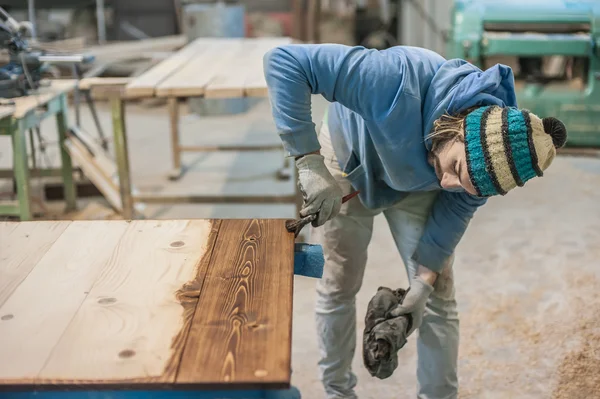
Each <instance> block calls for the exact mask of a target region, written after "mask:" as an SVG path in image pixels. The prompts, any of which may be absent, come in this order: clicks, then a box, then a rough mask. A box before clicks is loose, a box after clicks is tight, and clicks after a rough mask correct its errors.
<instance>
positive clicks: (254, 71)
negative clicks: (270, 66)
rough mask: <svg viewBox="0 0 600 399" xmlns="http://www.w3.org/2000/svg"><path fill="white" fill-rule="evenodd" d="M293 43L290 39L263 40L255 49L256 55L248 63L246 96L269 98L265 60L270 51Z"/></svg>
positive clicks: (245, 82)
mask: <svg viewBox="0 0 600 399" xmlns="http://www.w3.org/2000/svg"><path fill="white" fill-rule="evenodd" d="M290 43H292V40H291V39H290V38H285V37H284V38H272V39H262V40H261V41H260V42H259V43H258V45H257V46H256V47H255V48H254V50H253V52H254V54H253V55H252V57H250V60H249V62H248V71H247V73H246V80H245V81H244V95H245V96H247V97H267V95H268V88H267V81H266V79H265V72H264V68H263V58H264V56H265V54H267V53H268V52H269V51H270V50H272V49H274V48H275V47H278V46H283V45H286V44H290Z"/></svg>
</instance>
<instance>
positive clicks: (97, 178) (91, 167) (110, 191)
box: [64, 138, 123, 212]
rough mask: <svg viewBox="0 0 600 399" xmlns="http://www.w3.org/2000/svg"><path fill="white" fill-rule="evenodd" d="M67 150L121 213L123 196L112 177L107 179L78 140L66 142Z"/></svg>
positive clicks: (71, 139)
mask: <svg viewBox="0 0 600 399" xmlns="http://www.w3.org/2000/svg"><path fill="white" fill-rule="evenodd" d="M64 145H65V148H66V149H67V151H68V152H69V155H70V156H71V158H73V160H74V161H75V163H76V164H77V165H78V166H79V167H80V168H81V169H82V170H83V173H85V175H86V177H87V178H88V179H90V181H91V182H92V183H94V186H96V188H97V189H98V190H100V192H101V193H102V195H103V196H104V198H105V199H106V200H107V201H108V203H109V204H110V205H111V206H112V207H113V208H114V209H115V210H116V211H119V212H121V211H122V210H123V204H122V202H121V194H120V193H119V188H118V187H117V185H116V184H115V183H114V182H113V181H112V179H111V178H110V177H107V176H106V175H105V174H104V173H103V172H102V170H101V169H100V168H99V167H98V165H96V163H95V162H94V159H93V158H92V156H91V155H90V154H89V152H87V150H86V149H85V147H83V146H82V145H81V143H79V142H78V141H77V140H76V139H73V138H69V139H67V140H65V144H64Z"/></svg>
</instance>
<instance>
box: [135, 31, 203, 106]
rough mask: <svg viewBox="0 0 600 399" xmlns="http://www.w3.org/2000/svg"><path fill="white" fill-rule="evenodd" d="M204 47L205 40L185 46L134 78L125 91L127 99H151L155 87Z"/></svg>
mask: <svg viewBox="0 0 600 399" xmlns="http://www.w3.org/2000/svg"><path fill="white" fill-rule="evenodd" d="M205 45H206V40H205V39H198V40H195V41H194V42H192V43H190V44H188V45H187V46H185V47H184V48H183V49H182V50H180V51H178V52H177V53H175V54H173V55H172V56H171V57H169V58H167V59H166V60H164V61H162V62H160V63H159V64H157V65H156V66H154V67H152V68H150V70H148V71H147V72H145V73H143V74H142V75H140V76H139V77H137V78H135V79H134V80H133V81H132V82H131V83H129V84H128V85H127V87H126V89H125V94H126V95H127V97H128V98H139V97H152V96H154V94H155V90H156V88H157V86H159V85H160V84H161V83H162V82H164V81H165V80H167V79H168V78H169V77H170V76H171V75H172V74H174V73H175V72H177V71H178V70H180V69H181V68H183V67H184V66H185V65H186V64H187V63H188V62H189V61H190V60H191V59H192V57H194V56H195V55H197V53H199V52H201V51H202V49H203V48H204V46H205Z"/></svg>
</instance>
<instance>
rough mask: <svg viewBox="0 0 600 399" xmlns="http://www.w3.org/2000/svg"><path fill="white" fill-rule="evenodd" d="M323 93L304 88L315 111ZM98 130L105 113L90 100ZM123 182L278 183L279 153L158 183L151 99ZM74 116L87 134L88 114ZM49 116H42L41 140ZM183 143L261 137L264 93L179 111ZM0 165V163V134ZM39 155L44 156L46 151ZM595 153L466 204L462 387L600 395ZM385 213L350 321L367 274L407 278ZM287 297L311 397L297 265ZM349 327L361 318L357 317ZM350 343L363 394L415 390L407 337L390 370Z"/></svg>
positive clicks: (296, 353) (208, 189)
mask: <svg viewBox="0 0 600 399" xmlns="http://www.w3.org/2000/svg"><path fill="white" fill-rule="evenodd" d="M324 105H325V102H324V101H323V100H321V99H317V102H316V104H315V106H314V120H316V121H318V120H320V115H322V112H323V109H324ZM100 111H101V118H102V122H103V124H104V126H105V130H106V131H109V129H110V118H109V114H108V112H107V110H106V108H104V107H102V106H101V110H100ZM127 115H128V129H129V137H130V144H129V145H130V153H131V166H132V170H133V181H134V183H135V185H136V186H137V188H138V189H139V190H142V191H148V192H156V193H159V192H160V193H213V194H218V193H234V192H235V193H257V194H258V193H261V194H262V193H289V192H292V190H293V183H292V182H278V181H277V180H276V179H275V172H276V171H277V168H278V167H279V166H280V165H281V162H282V158H281V154H280V153H277V152H276V151H274V152H272V153H255V154H252V153H245V154H239V153H237V154H236V153H231V154H227V153H211V154H187V155H185V156H184V158H183V160H184V163H185V164H186V165H189V166H190V171H189V172H188V173H187V174H186V175H185V176H184V177H183V178H182V179H181V180H180V181H178V182H170V181H168V180H167V179H166V175H167V173H168V171H169V170H170V153H169V135H168V127H169V125H168V119H167V112H166V109H165V108H164V107H163V108H161V107H159V108H152V109H147V108H146V109H145V108H142V107H139V106H130V107H129V108H128V114H127ZM83 117H84V127H85V128H86V129H87V130H88V131H91V132H93V125H92V124H91V122H90V121H91V119H90V117H89V115H88V114H87V112H85V113H84V115H83ZM54 128H55V126H54V123H53V122H47V123H45V124H44V126H43V132H44V133H45V135H46V137H47V138H48V139H49V140H50V141H53V140H54V137H55V133H54ZM182 136H183V140H184V142H185V143H188V144H194V143H205V144H209V143H240V142H252V143H257V144H258V143H274V142H277V141H278V137H277V136H276V134H275V133H274V126H273V123H272V121H271V117H270V111H269V105H268V103H267V102H266V101H265V102H262V103H261V104H259V105H258V106H256V107H255V108H254V109H253V110H252V111H250V112H249V113H247V114H245V115H237V116H228V117H212V118H200V117H197V116H195V115H186V116H184V117H183V121H182ZM1 139H2V140H3V141H1V142H0V167H6V166H7V165H10V151H9V148H10V147H9V146H8V142H7V141H6V140H5V138H1ZM52 155H53V154H52V153H51V154H50V156H51V157H52ZM599 204H600V160H597V159H584V158H564V157H561V158H559V159H557V160H556V161H555V162H554V164H553V165H552V167H551V168H550V170H549V171H548V172H547V173H546V176H545V177H544V178H542V179H536V181H532V182H529V183H528V184H527V187H526V188H524V189H517V190H515V191H514V192H511V193H510V194H509V195H507V196H506V197H505V198H494V199H491V200H490V201H489V203H488V204H487V205H486V206H485V207H483V208H482V209H481V210H480V211H478V213H477V215H476V216H475V218H474V220H473V222H472V223H471V226H470V228H469V229H468V231H467V233H466V235H465V237H464V239H463V241H462V243H461V244H460V246H459V248H458V250H457V259H456V266H455V274H456V285H457V297H458V302H459V307H460V311H461V347H460V381H461V395H460V396H461V398H484V399H486V398H490V399H495V398H550V397H553V398H556V399H564V398H569V399H575V398H600V393H599V392H600V205H599ZM148 212H149V214H150V216H151V217H155V218H204V217H217V218H219V217H221V218H236V217H263V218H266V217H274V218H289V217H293V216H294V212H295V210H294V206H293V205H291V204H290V205H285V204H284V205H248V206H246V205H241V206H240V205H212V206H209V205H203V206H200V205H177V206H158V205H154V206H152V207H149V208H148ZM403 270H404V268H403V265H402V262H401V260H400V257H399V256H398V254H397V252H396V250H395V246H394V243H393V241H392V239H391V235H390V234H389V232H388V228H387V226H386V222H385V219H383V218H381V217H379V218H377V219H376V222H375V231H374V236H373V240H372V244H371V247H370V248H369V263H368V267H367V272H366V276H365V280H364V285H363V289H362V291H361V292H360V294H359V296H358V300H357V303H358V314H359V319H362V317H363V315H364V312H365V309H366V305H367V302H368V300H369V299H370V298H371V296H372V295H373V294H374V292H375V290H376V289H377V287H378V286H380V285H392V286H393V288H396V287H399V286H402V287H406V285H407V280H406V276H405V273H404V271H403ZM295 284H296V285H295V295H294V327H293V336H294V341H293V380H294V381H293V382H294V384H295V385H296V386H298V388H300V390H301V391H302V392H303V397H305V398H308V399H321V398H323V394H322V389H321V386H320V383H319V381H318V378H317V370H316V363H317V359H318V351H317V346H316V339H315V333H314V331H315V326H314V319H313V306H314V301H315V290H314V287H315V280H312V279H308V278H303V277H297V278H296V280H295ZM359 331H362V320H359ZM359 353H360V348H359V351H358V353H357V356H356V359H355V364H354V368H355V370H356V372H357V374H358V376H359V385H358V389H357V391H358V394H359V397H360V398H362V399H375V398H376V399H387V398H399V399H403V398H414V397H415V389H416V380H415V364H416V350H415V337H414V336H413V337H411V339H410V340H409V343H408V344H407V346H406V347H405V348H403V349H402V352H401V354H400V358H401V362H400V366H399V368H398V369H397V370H396V372H395V373H394V375H393V376H392V377H391V378H389V379H387V380H385V381H379V380H376V379H373V378H371V377H370V376H369V375H368V373H367V372H366V370H365V369H364V367H363V366H362V364H361V357H360V356H359V355H358V354H359Z"/></svg>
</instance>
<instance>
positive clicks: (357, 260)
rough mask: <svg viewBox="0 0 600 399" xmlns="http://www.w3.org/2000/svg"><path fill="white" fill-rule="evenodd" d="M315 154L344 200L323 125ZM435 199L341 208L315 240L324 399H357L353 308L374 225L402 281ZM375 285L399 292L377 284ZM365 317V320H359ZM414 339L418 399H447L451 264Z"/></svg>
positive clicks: (453, 338) (453, 357)
mask: <svg viewBox="0 0 600 399" xmlns="http://www.w3.org/2000/svg"><path fill="white" fill-rule="evenodd" d="M319 141H320V143H321V147H322V148H321V154H322V155H323V156H324V157H325V164H326V165H327V168H328V169H329V171H330V172H331V174H332V175H333V176H334V177H335V178H336V180H337V181H338V183H339V185H340V187H342V190H343V191H344V195H345V194H348V193H350V192H351V191H352V187H351V185H350V183H349V182H348V181H347V180H346V179H345V178H344V175H343V173H342V171H341V169H340V167H339V164H338V161H337V159H336V157H335V155H334V152H333V149H332V146H331V138H330V135H329V130H328V127H327V123H323V124H322V126H321V129H320V133H319ZM436 196H437V192H415V193H412V194H410V195H409V196H408V197H407V198H405V199H403V200H402V201H400V202H399V203H398V204H396V205H394V206H393V207H391V208H387V209H379V210H369V209H367V208H365V207H364V206H363V205H362V204H361V202H360V201H359V200H357V199H354V200H351V201H348V202H347V203H346V204H344V205H342V209H341V211H340V213H339V215H338V216H336V217H335V218H334V219H332V220H330V221H329V222H327V223H326V224H325V225H324V226H322V227H321V228H320V229H322V230H321V231H320V232H319V234H318V237H320V238H319V240H320V241H321V242H320V244H321V245H322V246H323V251H324V255H325V270H324V273H323V278H322V279H321V280H319V282H318V284H317V293H318V299H317V306H316V321H317V329H318V340H319V349H320V361H319V371H320V377H321V381H322V382H323V385H324V387H325V391H326V392H327V397H328V398H329V399H334V398H335V399H342V398H343V399H346V398H356V397H357V396H356V394H355V393H354V387H355V386H356V382H357V381H356V376H355V375H354V373H353V372H352V369H351V364H352V358H353V357H354V353H355V349H356V304H355V297H356V294H357V293H358V291H359V290H360V287H361V284H362V280H363V276H364V271H365V266H366V263H367V247H368V245H369V242H370V240H371V235H372V232H373V219H374V217H375V216H376V215H377V214H379V213H383V214H384V215H385V217H386V219H387V222H388V224H389V227H390V230H391V232H392V235H393V237H394V241H395V242H396V246H397V248H398V251H399V252H400V255H401V257H402V260H403V262H404V265H405V267H406V271H407V273H408V277H409V280H410V279H411V278H412V277H413V276H414V274H415V272H416V270H417V267H418V265H417V264H416V263H415V262H414V261H413V260H412V259H411V256H412V254H413V252H414V250H415V248H416V246H417V244H418V242H419V240H420V238H421V235H422V234H423V230H424V226H425V223H426V221H427V218H428V216H429V213H430V211H431V207H432V205H433V203H434V201H435V199H436ZM381 285H387V286H390V288H393V289H395V288H398V287H396V286H394V283H393V282H390V281H387V280H386V279H385V276H382V279H381ZM361 316H364V315H361ZM418 334H419V335H418V338H417V354H418V365H417V381H418V393H417V397H418V398H421V399H452V398H456V397H457V394H458V380H457V370H456V369H457V357H458V339H459V337H458V314H457V311H456V301H455V299H454V282H453V274H452V262H451V263H450V264H449V265H448V266H447V267H446V268H445V269H444V271H443V272H442V273H441V274H440V276H439V277H438V279H437V281H436V284H435V290H434V292H433V293H432V294H431V296H430V298H429V301H428V303H427V308H426V311H425V315H424V318H423V324H422V325H421V328H420V329H419V332H418Z"/></svg>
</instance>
